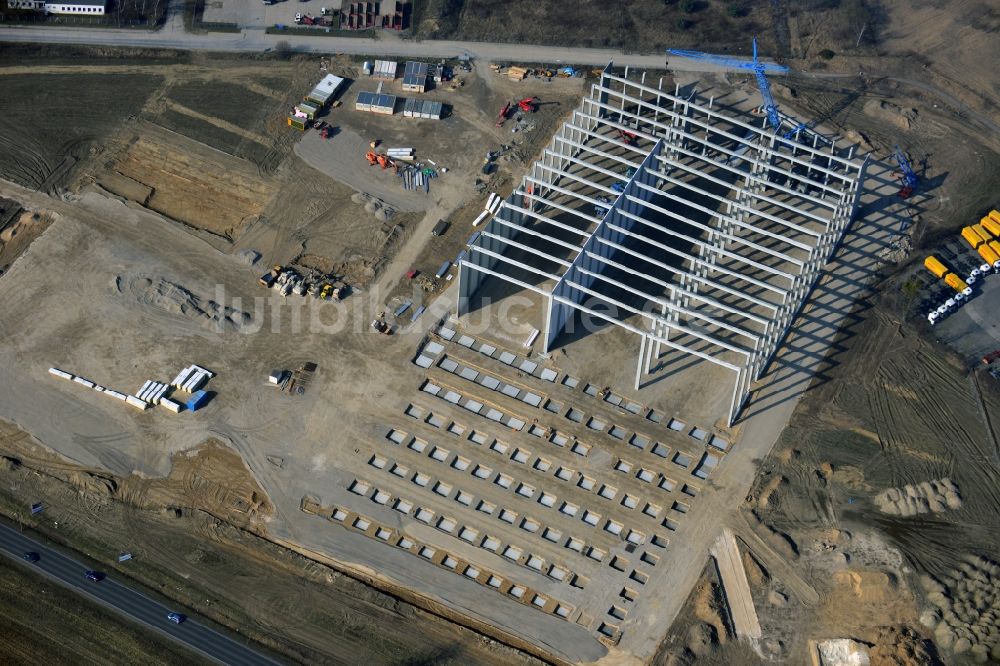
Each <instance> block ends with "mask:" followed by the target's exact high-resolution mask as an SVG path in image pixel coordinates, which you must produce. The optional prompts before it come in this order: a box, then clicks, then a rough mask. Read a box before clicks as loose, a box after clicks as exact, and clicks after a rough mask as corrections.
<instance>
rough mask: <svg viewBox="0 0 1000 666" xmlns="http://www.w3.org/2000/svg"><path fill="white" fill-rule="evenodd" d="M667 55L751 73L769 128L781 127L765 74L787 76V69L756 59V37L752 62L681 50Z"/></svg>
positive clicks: (669, 50) (672, 50) (673, 50)
mask: <svg viewBox="0 0 1000 666" xmlns="http://www.w3.org/2000/svg"><path fill="white" fill-rule="evenodd" d="M667 53H669V54H671V55H675V56H679V57H681V58H691V59H692V60H701V61H703V62H710V63H712V64H713V65H721V66H722V67H728V68H730V69H743V70H749V71H751V72H753V73H754V76H756V77H757V87H758V88H760V96H761V97H763V98H764V111H765V113H767V120H768V122H770V123H771V127H773V128H774V129H779V128H780V127H781V118H780V117H778V105H777V104H775V103H774V97H772V96H771V84H769V83H768V82H767V76H766V74H787V73H788V68H787V67H785V66H784V65H776V64H774V63H770V62H761V61H760V60H759V59H758V58H757V38H756V37H754V38H753V60H746V59H744V58H729V57H726V56H718V55H712V54H710V53H701V52H700V51H684V50H681V49H667Z"/></svg>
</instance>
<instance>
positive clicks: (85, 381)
mask: <svg viewBox="0 0 1000 666" xmlns="http://www.w3.org/2000/svg"><path fill="white" fill-rule="evenodd" d="M73 381H74V382H76V383H77V384H82V385H83V386H86V387H87V388H94V382H92V381H90V380H89V379H84V378H83V377H74V378H73Z"/></svg>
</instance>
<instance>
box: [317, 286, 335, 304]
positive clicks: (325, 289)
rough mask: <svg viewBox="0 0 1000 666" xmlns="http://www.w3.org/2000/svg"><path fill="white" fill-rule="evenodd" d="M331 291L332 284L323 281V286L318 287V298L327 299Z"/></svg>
mask: <svg viewBox="0 0 1000 666" xmlns="http://www.w3.org/2000/svg"><path fill="white" fill-rule="evenodd" d="M332 292H333V285H332V284H330V283H329V282H325V283H323V288H322V289H320V292H319V298H320V300H323V301H326V300H329V298H330V296H331V294H332Z"/></svg>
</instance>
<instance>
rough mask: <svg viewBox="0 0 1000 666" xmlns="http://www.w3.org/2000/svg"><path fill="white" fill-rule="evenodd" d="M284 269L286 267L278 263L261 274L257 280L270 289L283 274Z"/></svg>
mask: <svg viewBox="0 0 1000 666" xmlns="http://www.w3.org/2000/svg"><path fill="white" fill-rule="evenodd" d="M282 270H284V268H283V267H282V266H281V264H276V265H275V266H274V267H273V268H272V269H271V270H270V271H268V272H267V273H264V274H263V275H261V276H260V279H259V280H257V282H258V283H259V284H260V286H262V287H264V288H265V289H270V288H271V287H273V286H274V283H275V282H276V281H277V279H278V277H279V276H280V275H281V272H282Z"/></svg>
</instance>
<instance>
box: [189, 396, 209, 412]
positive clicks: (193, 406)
mask: <svg viewBox="0 0 1000 666" xmlns="http://www.w3.org/2000/svg"><path fill="white" fill-rule="evenodd" d="M206 402H208V392H206V391H196V392H195V393H192V394H191V397H190V398H188V401H187V402H186V403H185V407H187V408H188V410H189V411H192V412H193V411H195V410H197V409H199V408H200V407H202V406H203V405H204V404H205V403H206Z"/></svg>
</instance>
